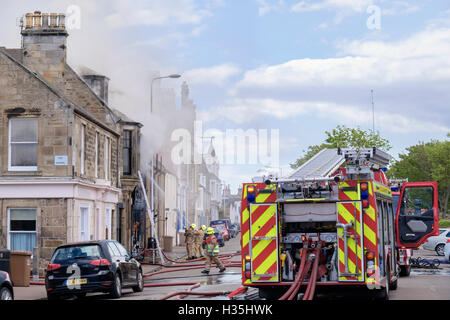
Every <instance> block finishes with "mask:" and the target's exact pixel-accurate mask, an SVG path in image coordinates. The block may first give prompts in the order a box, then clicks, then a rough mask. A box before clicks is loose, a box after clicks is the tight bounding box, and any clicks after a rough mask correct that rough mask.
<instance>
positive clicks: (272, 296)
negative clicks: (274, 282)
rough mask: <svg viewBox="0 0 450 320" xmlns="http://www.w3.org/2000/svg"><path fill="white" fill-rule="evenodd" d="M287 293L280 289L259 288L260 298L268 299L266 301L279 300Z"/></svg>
mask: <svg viewBox="0 0 450 320" xmlns="http://www.w3.org/2000/svg"><path fill="white" fill-rule="evenodd" d="M285 292H286V289H280V288H274V287H269V288H259V296H260V298H263V299H266V300H278V299H279V298H280V297H281V296H282V295H283V294H284V293H285Z"/></svg>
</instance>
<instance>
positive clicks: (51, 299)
mask: <svg viewBox="0 0 450 320" xmlns="http://www.w3.org/2000/svg"><path fill="white" fill-rule="evenodd" d="M47 300H48V301H55V300H59V296H57V295H56V294H52V293H48V292H47Z"/></svg>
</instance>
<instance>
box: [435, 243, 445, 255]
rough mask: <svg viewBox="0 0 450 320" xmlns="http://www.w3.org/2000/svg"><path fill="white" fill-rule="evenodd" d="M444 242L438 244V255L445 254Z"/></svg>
mask: <svg viewBox="0 0 450 320" xmlns="http://www.w3.org/2000/svg"><path fill="white" fill-rule="evenodd" d="M444 246H445V245H444V244H443V243H441V244H438V245H437V246H436V249H435V250H436V253H437V255H438V256H443V255H444Z"/></svg>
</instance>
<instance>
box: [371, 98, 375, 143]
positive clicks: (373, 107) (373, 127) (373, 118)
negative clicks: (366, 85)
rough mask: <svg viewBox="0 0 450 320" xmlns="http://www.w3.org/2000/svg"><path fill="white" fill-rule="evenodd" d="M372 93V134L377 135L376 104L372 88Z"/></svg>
mask: <svg viewBox="0 0 450 320" xmlns="http://www.w3.org/2000/svg"><path fill="white" fill-rule="evenodd" d="M370 93H371V94H372V134H373V135H375V104H374V102H373V89H371V90H370Z"/></svg>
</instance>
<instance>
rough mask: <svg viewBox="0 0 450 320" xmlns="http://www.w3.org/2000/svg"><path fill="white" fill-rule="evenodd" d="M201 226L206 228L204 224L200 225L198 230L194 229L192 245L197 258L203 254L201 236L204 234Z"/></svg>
mask: <svg viewBox="0 0 450 320" xmlns="http://www.w3.org/2000/svg"><path fill="white" fill-rule="evenodd" d="M203 227H205V228H206V226H204V225H203V226H201V227H200V228H198V230H195V231H194V242H195V244H194V247H195V255H196V257H197V258H201V257H203V256H204V255H205V254H204V252H203V247H202V245H203V236H204V235H205V233H204V231H203V230H204V229H203Z"/></svg>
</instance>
